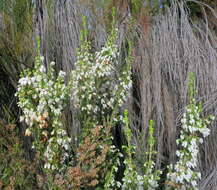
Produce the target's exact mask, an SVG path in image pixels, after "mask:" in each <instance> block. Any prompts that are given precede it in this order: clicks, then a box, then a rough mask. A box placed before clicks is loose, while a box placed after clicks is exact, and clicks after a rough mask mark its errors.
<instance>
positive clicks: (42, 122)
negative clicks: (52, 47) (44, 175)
mask: <svg viewBox="0 0 217 190" xmlns="http://www.w3.org/2000/svg"><path fill="white" fill-rule="evenodd" d="M43 60H44V58H43V57H42V56H41V57H40V56H38V57H36V61H35V66H34V69H32V70H25V71H24V72H23V73H22V76H21V78H20V80H19V83H18V91H17V93H16V95H17V96H18V98H19V102H18V106H19V107H20V108H21V109H22V111H23V115H22V116H21V117H20V121H25V122H26V124H27V125H28V128H27V129H26V132H25V135H27V136H30V135H32V136H33V137H34V139H35V140H34V142H33V148H35V149H36V150H38V151H40V152H44V156H45V158H44V160H45V161H46V163H45V167H46V168H48V169H58V168H59V167H60V163H57V161H56V160H55V159H54V158H57V157H60V162H61V163H62V162H64V159H65V158H66V157H67V154H66V153H64V152H67V151H69V143H70V138H68V136H67V134H66V131H65V130H64V129H63V126H62V123H61V120H60V117H61V113H62V111H63V108H64V107H65V106H66V103H67V101H68V100H69V92H70V91H69V90H70V88H69V87H68V86H66V85H65V82H64V78H65V73H64V72H63V71H60V72H59V75H58V76H55V74H54V68H53V67H54V64H55V63H54V62H51V64H50V67H49V68H48V70H47V71H46V69H45V67H44V65H43ZM59 154H61V155H59Z"/></svg>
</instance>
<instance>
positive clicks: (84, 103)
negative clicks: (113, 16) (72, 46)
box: [71, 30, 132, 124]
mask: <svg viewBox="0 0 217 190" xmlns="http://www.w3.org/2000/svg"><path fill="white" fill-rule="evenodd" d="M116 33H117V31H116V30H114V31H113V33H112V34H111V36H110V37H109V38H108V41H107V43H106V45H105V47H103V48H102V49H101V51H99V52H96V53H94V54H93V53H90V52H91V48H90V44H89V43H88V42H86V41H85V42H83V43H82V45H81V48H80V51H79V52H78V57H77V62H76V63H75V66H76V69H75V70H73V71H72V80H71V81H72V88H73V93H74V94H73V98H74V102H75V104H76V105H77V107H79V108H80V110H81V115H85V116H89V117H90V118H91V119H92V121H93V122H94V123H95V124H101V122H102V120H103V119H104V118H106V117H107V116H109V115H111V113H112V111H113V110H114V109H117V108H119V107H120V106H121V105H122V104H123V103H124V101H126V99H127V94H128V91H129V89H130V87H131V85H132V82H131V69H130V66H129V65H130V64H127V66H126V67H124V68H122V71H120V72H119V71H118V69H117V66H118V64H117V60H118V50H117V47H116V45H115V39H116V35H117V34H116ZM120 73H121V74H120ZM102 117H104V118H102ZM116 120H117V118H114V121H116Z"/></svg>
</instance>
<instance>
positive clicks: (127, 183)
mask: <svg viewBox="0 0 217 190" xmlns="http://www.w3.org/2000/svg"><path fill="white" fill-rule="evenodd" d="M124 123H125V135H126V137H127V143H128V146H127V147H124V148H125V149H126V152H127V157H126V159H125V161H124V163H125V165H126V169H125V172H124V178H123V185H122V189H139V188H142V189H146V190H154V189H156V188H157V187H158V181H159V180H160V175H161V171H159V170H155V168H154V167H155V163H154V161H153V159H154V157H153V155H154V154H155V152H154V150H153V148H154V145H155V139H154V136H153V135H154V127H153V121H152V120H151V121H150V123H149V138H148V145H149V150H148V152H146V154H147V158H146V162H145V163H144V171H143V174H141V175H140V174H139V173H138V172H137V171H136V165H135V164H134V163H133V157H132V154H133V153H134V149H135V147H134V146H132V145H131V144H130V143H131V139H132V132H131V130H130V128H129V120H128V112H127V110H125V113H124Z"/></svg>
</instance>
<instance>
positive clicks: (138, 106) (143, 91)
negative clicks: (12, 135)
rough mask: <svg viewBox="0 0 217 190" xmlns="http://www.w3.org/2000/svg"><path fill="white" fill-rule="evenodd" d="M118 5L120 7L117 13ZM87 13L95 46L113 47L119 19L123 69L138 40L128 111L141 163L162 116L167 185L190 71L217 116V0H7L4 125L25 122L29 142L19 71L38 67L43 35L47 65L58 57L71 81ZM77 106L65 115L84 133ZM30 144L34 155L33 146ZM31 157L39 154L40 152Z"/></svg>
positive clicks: (0, 111) (206, 181)
mask: <svg viewBox="0 0 217 190" xmlns="http://www.w3.org/2000/svg"><path fill="white" fill-rule="evenodd" d="M112 7H115V10H116V12H115V14H113V17H112V16H111V15H112ZM83 16H86V22H87V26H86V27H87V31H88V34H87V39H88V40H89V42H90V44H91V51H92V52H95V51H99V50H100V48H102V47H103V46H104V45H105V43H106V40H107V37H108V34H109V33H110V32H111V30H112V24H111V23H112V19H113V18H115V24H116V25H115V26H116V27H117V29H118V38H117V40H116V44H117V48H118V51H119V52H120V56H119V58H118V64H119V67H122V66H123V65H125V64H126V61H125V58H126V57H128V56H129V55H128V53H129V51H128V50H129V47H130V45H131V44H132V57H133V63H132V81H133V87H132V90H131V93H130V99H129V101H128V102H127V103H125V104H124V106H123V107H122V108H121V110H123V109H126V108H127V109H128V110H129V119H130V121H131V122H130V129H131V131H132V134H133V137H132V144H133V145H135V147H136V151H135V156H134V157H135V158H134V159H135V161H136V163H137V166H138V168H140V166H141V165H142V164H143V163H144V162H145V152H146V151H148V148H147V147H148V144H147V143H148V142H147V137H148V127H149V121H150V120H151V119H152V120H154V121H155V125H154V127H155V134H154V136H155V137H156V145H155V150H156V152H157V154H156V156H155V158H154V160H155V162H156V169H160V170H162V171H163V174H162V176H163V177H162V179H163V180H162V184H161V187H162V188H163V187H164V183H165V176H166V172H167V169H166V167H167V165H168V164H171V163H175V162H176V160H177V157H176V150H177V147H176V143H175V142H176V139H177V138H178V137H179V135H180V130H181V127H180V126H181V123H180V120H181V117H182V114H183V112H184V107H185V106H186V105H187V104H188V102H189V98H188V97H189V96H188V85H187V84H188V74H189V73H190V72H193V73H195V76H196V81H195V90H196V92H197V94H196V97H195V98H196V101H202V102H203V104H202V108H203V109H202V110H203V111H202V115H203V116H207V115H209V114H212V115H214V116H216V112H217V109H216V103H217V101H216V98H217V94H216V92H217V82H216V81H217V65H216V64H217V32H216V31H217V24H216V23H217V22H216V21H217V3H216V2H215V1H212V0H203V1H196V0H195V1H194V0H192V1H174V2H172V1H154V0H153V1H151V0H149V1H146V0H144V1H140V0H118V1H112V0H109V1H101V0H89V1H83V0H74V1H70V0H65V1H62V0H53V1H51V0H46V1H43V0H35V1H30V0H7V1H6V0H0V79H1V80H0V125H2V126H3V127H4V125H5V126H6V124H5V123H7V122H13V123H15V124H16V125H17V126H18V127H19V132H18V133H17V134H16V135H17V136H19V137H21V139H22V140H23V141H22V142H23V144H24V145H25V144H29V142H30V139H29V138H23V135H24V131H25V128H26V126H25V125H24V124H21V123H20V122H19V116H20V115H21V110H19V109H18V108H17V104H16V103H17V101H18V100H17V99H16V98H15V96H14V93H15V92H16V90H17V82H18V79H19V75H20V73H21V71H23V70H24V69H26V68H32V67H33V65H34V57H35V56H36V54H37V48H38V45H37V39H38V38H39V39H40V54H41V55H43V56H44V59H45V60H44V66H45V68H49V66H50V62H51V61H55V62H56V65H55V70H56V72H58V71H59V70H63V71H65V72H66V74H67V77H66V81H65V82H67V81H68V80H69V75H70V72H71V70H73V69H75V62H76V60H77V49H78V48H79V47H80V44H81V41H80V36H81V35H80V33H81V32H82V31H84V30H85V28H84V25H83V24H82V17H83ZM77 112H78V111H77V109H75V106H74V105H73V101H71V102H70V104H69V105H68V106H67V108H66V109H65V111H64V114H63V117H62V118H63V121H64V125H65V126H67V131H68V133H69V134H70V136H71V137H73V138H74V139H75V138H78V137H79V135H80V131H81V122H79V119H78V117H77V115H78V113H77ZM215 125H216V121H214V122H213V123H212V124H211V125H210V126H209V128H210V129H211V135H210V136H209V137H208V138H206V139H205V142H204V144H203V145H201V146H200V154H199V164H198V167H199V170H200V172H201V173H202V179H201V181H200V188H201V190H209V189H210V190H211V189H215V188H216V186H217V178H216V172H217V170H216V165H217V162H216V161H217V156H216V155H217V146H216V144H217V140H216V138H215V137H216V131H217V130H216V128H215ZM123 128H124V127H123V125H118V124H117V126H116V128H115V130H114V131H113V132H112V134H113V137H114V142H113V143H114V144H115V145H116V146H117V147H119V148H120V149H121V147H122V145H123V144H126V137H125V136H124V132H123ZM4 135H6V134H4ZM0 138H1V137H0ZM73 146H75V147H77V146H78V144H76V143H75V144H74V145H73ZM24 147H25V152H26V155H29V153H30V152H29V150H30V147H29V146H24ZM22 148H23V147H22ZM22 148H21V149H22ZM121 151H122V150H121ZM0 155H1V154H0ZM23 155H24V154H23ZM31 155H32V157H34V156H36V155H34V154H33V153H32V152H31ZM26 157H27V156H26ZM28 158H29V156H28ZM25 164H26V163H25ZM39 170H40V169H39ZM122 170H123V167H122V168H121V169H119V175H120V176H121V175H123V171H122ZM0 171H1V170H0ZM36 173H37V172H36ZM39 173H40V172H39ZM24 175H25V174H24ZM0 177H1V176H0ZM31 177H32V176H31ZM0 182H1V181H0ZM23 184H24V185H25V184H26V183H23ZM21 185H22V184H21ZM0 188H1V183H0Z"/></svg>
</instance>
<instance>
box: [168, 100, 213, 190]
mask: <svg viewBox="0 0 217 190" xmlns="http://www.w3.org/2000/svg"><path fill="white" fill-rule="evenodd" d="M201 111H202V109H201V105H200V104H199V105H197V104H196V101H195V99H192V100H191V103H190V104H189V105H188V106H187V107H186V110H185V112H184V114H183V118H182V120H181V123H182V125H181V128H182V130H181V134H180V138H179V139H178V140H177V144H178V146H179V147H181V149H180V150H177V151H176V155H177V157H178V162H177V163H176V164H175V166H174V167H173V166H170V167H169V169H170V172H169V173H168V181H169V182H168V183H169V184H173V185H174V186H175V187H176V189H183V190H185V189H186V190H197V189H198V187H197V183H198V180H199V179H200V178H201V174H200V172H198V171H197V162H198V158H197V155H198V153H199V144H201V143H203V138H204V137H207V136H208V135H209V133H210V129H208V128H207V125H208V124H209V123H210V121H211V120H213V119H214V117H211V116H210V117H208V118H207V119H203V118H201V116H200V114H201Z"/></svg>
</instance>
